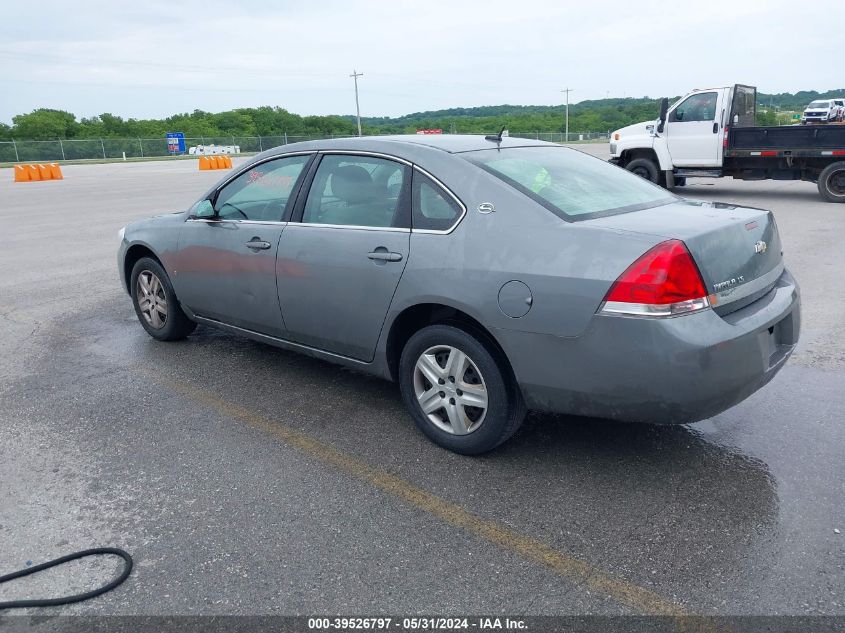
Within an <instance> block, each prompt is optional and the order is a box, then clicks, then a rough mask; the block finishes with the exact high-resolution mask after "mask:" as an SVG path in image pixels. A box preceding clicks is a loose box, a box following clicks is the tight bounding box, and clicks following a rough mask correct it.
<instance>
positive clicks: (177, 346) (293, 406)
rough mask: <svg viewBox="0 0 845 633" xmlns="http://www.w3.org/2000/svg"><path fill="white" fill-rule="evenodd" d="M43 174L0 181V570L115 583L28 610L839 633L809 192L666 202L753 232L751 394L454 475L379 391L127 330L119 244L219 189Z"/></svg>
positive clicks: (235, 352)
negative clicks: (127, 230) (745, 217)
mask: <svg viewBox="0 0 845 633" xmlns="http://www.w3.org/2000/svg"><path fill="white" fill-rule="evenodd" d="M580 148H581V149H584V150H586V151H589V152H592V153H596V154H599V155H602V156H606V147H605V146H604V145H598V146H592V145H590V146H580ZM237 163H238V161H236V165H237ZM64 175H65V179H64V180H62V181H55V182H40V183H13V182H12V172H11V170H10V169H0V270H2V275H0V543H2V547H0V574H2V573H4V572H6V571H11V570H13V569H18V568H20V567H23V566H25V565H27V564H28V563H29V562H30V561H31V562H32V563H38V562H41V561H43V560H46V559H49V558H53V557H56V556H59V555H62V554H64V553H67V552H70V551H74V550H77V549H83V548H87V547H93V546H99V545H113V546H119V547H124V548H126V549H127V550H129V551H130V552H131V553H132V554H133V556H134V557H135V559H136V569H135V571H134V572H133V574H132V576H131V577H130V578H129V580H128V581H127V582H126V583H124V584H123V585H122V586H121V587H119V588H118V589H116V590H115V591H113V592H111V593H109V594H106V595H104V596H102V597H100V598H97V599H95V600H92V601H89V602H86V603H82V604H78V605H72V606H67V607H61V608H59V609H57V610H54V611H51V613H53V612H58V613H70V614H80V613H83V614H200V613H201V614H299V615H312V614H318V613H319V614H327V613H330V614H374V613H393V614H416V613H427V614H444V615H445V614H468V613H520V614H527V615H540V614H552V615H553V614H586V613H593V614H628V613H670V614H671V613H704V614H839V615H845V458H844V457H843V456H845V292H844V291H843V290H845V283H843V265H845V246H844V245H845V205H835V204H829V203H826V202H824V201H822V200H821V198H820V197H819V196H818V194H817V192H816V188H815V185H813V184H811V183H801V182H770V181H763V182H735V181H732V180H712V181H707V180H703V179H702V180H691V181H690V184H689V186H687V187H684V188H683V189H680V190H679V193H681V194H682V195H685V196H689V197H692V198H699V199H708V200H719V201H727V202H736V203H739V204H744V205H750V206H756V207H764V208H769V209H772V210H773V211H774V212H775V215H776V218H777V221H778V224H779V227H780V231H781V235H782V240H783V244H784V251H785V258H786V263H787V266H788V267H789V268H790V269H791V271H792V272H793V274H794V276H795V277H796V279H797V280H798V282H799V284H800V285H801V288H802V297H803V330H802V335H801V341H800V344H799V348H798V350H797V351H796V353H795V354H794V356H793V358H792V359H791V360H790V361H789V363H788V365H787V367H786V368H785V369H784V370H783V371H782V372H781V373H780V374H779V375H778V376H777V377H776V378H775V379H774V380H773V381H772V382H771V383H770V384H769V385H768V386H766V387H765V388H763V389H762V390H761V391H759V392H758V393H756V394H754V395H753V396H752V397H750V398H749V399H748V400H746V401H745V402H743V403H742V404H740V405H739V406H737V407H735V408H733V409H731V410H729V411H726V412H725V413H723V414H721V415H718V416H716V417H714V418H712V419H710V420H707V421H704V422H700V423H697V424H691V425H685V426H675V427H652V426H648V425H633V424H620V423H614V422H608V421H602V420H588V419H583V418H572V417H566V416H551V415H539V414H531V415H530V416H529V418H528V419H527V421H526V423H525V424H524V426H523V427H522V429H521V430H520V431H519V432H518V434H517V435H516V436H515V437H514V438H513V439H512V440H511V441H510V442H508V443H507V444H505V445H504V446H502V447H501V448H499V449H497V450H496V451H494V452H493V453H490V454H488V455H485V456H483V457H479V458H467V457H461V456H458V455H454V454H451V453H449V452H447V451H444V450H442V449H439V448H437V447H436V446H434V445H432V444H431V443H429V442H428V441H427V440H426V439H425V438H424V437H423V436H422V435H421V434H420V433H419V432H417V430H416V428H415V427H414V425H413V423H412V421H411V419H410V418H409V416H408V415H407V414H406V413H405V412H404V409H403V406H402V403H401V401H400V397H399V393H398V389H397V388H396V387H395V386H394V385H392V384H390V383H387V382H383V381H380V380H377V379H374V378H372V377H368V376H364V375H362V374H359V373H356V372H354V371H350V370H345V369H341V368H338V367H335V366H332V365H329V364H327V363H324V362H321V361H317V360H314V359H310V358H306V357H303V356H299V355H296V354H293V353H289V352H285V351H282V350H279V349H275V348H272V347H269V346H266V345H263V344H259V343H255V342H252V341H248V340H245V339H242V338H238V337H236V336H232V335H229V334H224V333H221V332H219V331H215V330H212V329H209V328H206V327H202V326H201V327H199V328H198V329H197V330H196V332H195V333H194V335H192V336H191V337H190V338H189V339H187V340H186V341H184V342H179V343H160V342H156V341H154V340H153V339H151V338H150V337H149V336H147V335H146V334H145V333H144V331H143V330H142V328H141V327H140V326H139V324H138V323H137V321H136V317H135V314H134V312H133V310H132V306H131V304H130V300H129V298H128V297H127V295H126V294H125V293H124V292H123V290H122V288H121V286H120V282H119V280H118V277H117V270H116V261H115V255H116V249H117V246H118V237H117V231H118V229H119V228H120V227H121V226H123V225H125V224H126V223H127V222H130V221H132V220H134V219H138V218H142V217H146V216H149V215H152V214H154V213H160V212H167V211H176V210H179V209H182V208H185V207H186V206H187V205H188V204H190V203H191V202H193V201H194V200H195V199H196V197H197V196H198V195H200V194H201V193H202V192H203V191H204V190H205V189H206V188H207V187H208V186H210V185H211V184H212V183H213V182H214V181H216V180H217V179H218V178H220V177H221V175H222V174H221V173H220V172H200V171H198V170H197V168H196V163H195V162H194V161H174V162H150V163H126V164H120V163H118V164H105V165H70V166H66V167H65V168H64ZM837 530H838V532H837ZM117 567H118V563H117V562H116V561H112V560H106V559H102V560H93V561H92V560H89V561H82V562H79V563H74V564H71V565H68V566H66V567H65V568H63V569H60V570H56V571H51V572H45V573H43V574H39V575H38V576H35V577H30V578H26V579H22V580H20V581H17V582H15V583H10V584H9V585H8V586H5V585H4V586H2V587H0V601H2V600H9V599H13V598H18V597H23V596H30V597H38V596H45V595H48V594H49V595H56V594H59V593H70V592H74V591H80V590H84V589H85V588H90V587H92V586H94V585H96V584H98V583H100V582H101V581H102V580H103V579H104V578H105V577H108V576H109V575H110V574H111V573H113V572H114V570H115V569H117ZM33 612H34V611H33Z"/></svg>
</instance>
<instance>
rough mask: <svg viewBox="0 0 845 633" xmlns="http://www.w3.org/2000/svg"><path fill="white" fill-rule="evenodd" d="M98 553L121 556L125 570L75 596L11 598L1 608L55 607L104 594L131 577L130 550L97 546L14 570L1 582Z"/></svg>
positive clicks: (0, 579) (1, 604)
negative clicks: (90, 589) (105, 583)
mask: <svg viewBox="0 0 845 633" xmlns="http://www.w3.org/2000/svg"><path fill="white" fill-rule="evenodd" d="M98 554H113V555H115V556H120V557H121V558H122V559H123V561H124V565H123V571H122V572H120V575H119V576H118V577H117V578H115V579H114V580H112V581H111V582H110V583H108V584H107V585H103V586H102V587H99V588H97V589H94V590H92V591H86V592H84V593H78V594H76V595H74V596H64V597H62V598H42V599H39V600H10V601H8V602H0V609H22V608H24V607H55V606H58V605H60V604H71V603H73V602H82V601H83V600H88V599H90V598H94V597H96V596H99V595H102V594H104V593H106V592H107V591H111V590H112V589H114V588H115V587H117V586H118V585H120V583H122V582H123V581H124V580H126V579H127V578H129V574H130V573H131V572H132V557H131V556H130V555H129V553H128V552H126V551H125V550H122V549H120V548H117V547H95V548H94V549H84V550H82V551H79V552H75V553H73V554H68V555H67V556H62V557H61V558H56V559H55V560H51V561H47V562H46V563H41V564H40V565H36V566H35V567H27V568H25V569H21V570H19V571H15V572H12V573H11V574H6V575H5V576H0V584H2V583H4V582H8V581H10V580H15V579H16V578H23V577H24V576H29V575H30V574H35V573H37V572H39V571H43V570H45V569H49V568H50V567H56V566H57V565H62V564H64V563H68V562H70V561H72V560H77V559H79V558H85V557H86V556H95V555H98Z"/></svg>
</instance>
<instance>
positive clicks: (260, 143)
mask: <svg viewBox="0 0 845 633" xmlns="http://www.w3.org/2000/svg"><path fill="white" fill-rule="evenodd" d="M495 133H496V132H495V131H491V132H488V134H495ZM510 135H511V136H513V137H517V138H532V139H537V140H541V141H551V142H553V143H566V142H570V143H571V142H578V141H593V140H600V139H607V138H608V132H570V133H569V136H568V140H567V137H566V134H564V133H563V132H511V133H510ZM347 137H348V135H347ZM331 138H344V135H338V134H327V135H313V134H312V135H305V136H292V135H290V136H289V135H287V134H282V135H279V136H199V137H193V138H186V139H185V145H186V147H191V146H197V145H204V146H206V147H207V146H209V145H237V146H239V147H240V150H241V153H242V154H243V153H247V154H248V153H256V152H262V151H264V150H265V149H270V148H272V147H279V146H281V145H287V144H288V143H298V142H300V141H313V140H318V139H331ZM170 155H171V152H169V151H168V148H167V139H166V138H92V139H69V140H64V139H63V140H55V141H19V140H13V141H0V163H27V162H53V161H69V160H109V159H122V158H135V159H137V158H150V157H165V156H170Z"/></svg>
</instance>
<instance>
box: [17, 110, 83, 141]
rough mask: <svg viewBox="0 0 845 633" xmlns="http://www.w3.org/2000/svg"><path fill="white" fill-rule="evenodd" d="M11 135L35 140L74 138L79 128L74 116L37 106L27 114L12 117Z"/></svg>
mask: <svg viewBox="0 0 845 633" xmlns="http://www.w3.org/2000/svg"><path fill="white" fill-rule="evenodd" d="M12 123H13V126H12V135H13V136H14V137H15V138H24V139H32V140H36V141H40V140H51V139H57V138H62V139H65V138H74V137H75V136H76V132H77V131H78V130H79V123H77V121H76V117H75V116H74V115H73V114H71V113H70V112H65V111H64V110H51V109H48V108H39V109H37V110H33V111H32V112H30V113H29V114H19V115H17V116H15V117H12Z"/></svg>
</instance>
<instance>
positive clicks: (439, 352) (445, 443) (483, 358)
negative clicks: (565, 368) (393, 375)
mask: <svg viewBox="0 0 845 633" xmlns="http://www.w3.org/2000/svg"><path fill="white" fill-rule="evenodd" d="M399 383H400V388H401V391H402V399H403V400H404V402H405V406H406V407H407V408H408V410H409V412H410V413H411V415H412V417H413V418H414V422H415V423H416V425H417V427H419V429H420V430H421V431H422V432H423V433H425V434H426V435H427V436H428V437H429V439H431V440H432V441H433V442H434V443H435V444H438V445H440V446H442V447H443V448H447V449H449V450H450V451H454V452H456V453H462V454H464V455H478V454H480V453H485V452H487V451H489V450H492V449H493V448H495V447H496V446H498V445H499V444H501V443H502V442H504V441H505V440H507V439H508V438H509V437H510V436H511V435H513V433H514V432H515V431H516V429H517V428H519V425H520V424H521V423H522V420H523V419H524V418H525V413H526V410H525V403H524V401H523V399H522V395H521V394H520V392H519V389H518V387H517V386H516V384H515V382H514V380H513V378H512V377H511V374H510V371H509V370H508V369H507V367H505V366H504V363H502V362H500V361H498V360H497V359H496V357H495V356H494V354H492V353H491V351H490V350H489V349H488V347H487V346H486V345H485V344H484V343H483V342H482V341H481V340H479V338H476V337H475V336H474V335H472V334H470V333H468V332H466V331H464V330H463V329H459V328H457V327H453V326H451V325H431V326H428V327H426V328H423V329H422V330H420V331H419V332H417V333H416V334H414V335H413V336H412V337H411V338H410V339H409V340H408V342H407V344H406V345H405V348H404V349H403V350H402V357H401V359H400V361H399Z"/></svg>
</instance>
